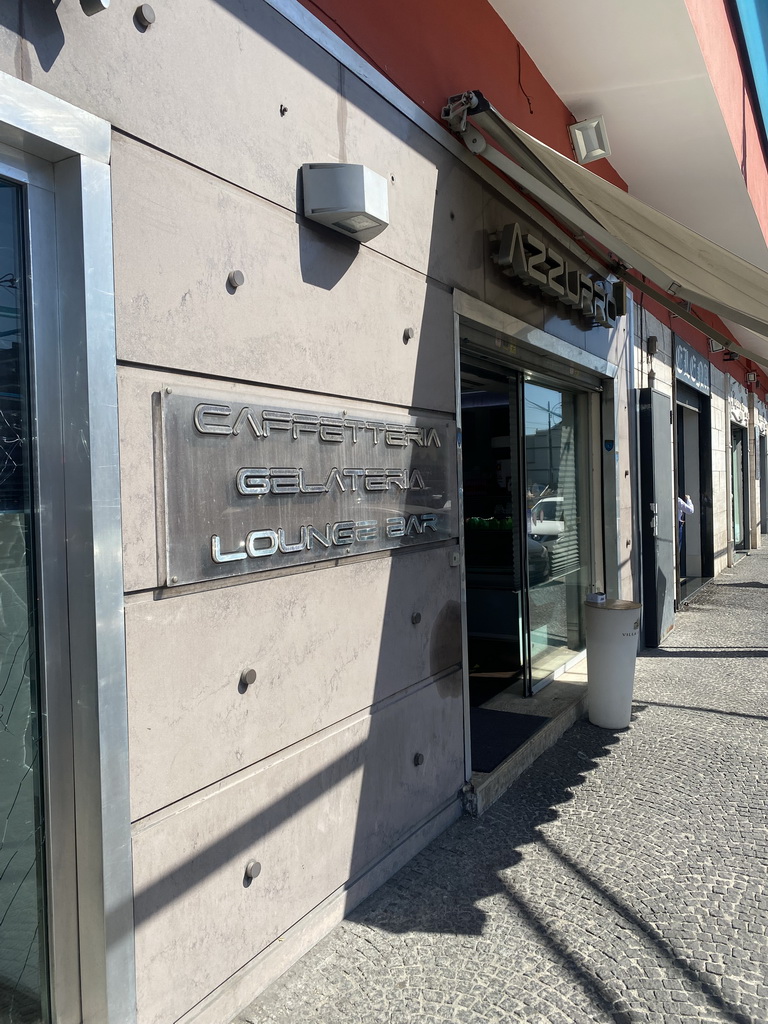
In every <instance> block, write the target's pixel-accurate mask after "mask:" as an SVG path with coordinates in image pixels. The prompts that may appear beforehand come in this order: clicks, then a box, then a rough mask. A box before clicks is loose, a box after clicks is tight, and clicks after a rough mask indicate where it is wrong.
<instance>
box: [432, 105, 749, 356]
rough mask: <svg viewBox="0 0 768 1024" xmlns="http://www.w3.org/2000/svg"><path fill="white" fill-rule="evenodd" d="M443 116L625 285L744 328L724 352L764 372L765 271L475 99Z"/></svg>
mask: <svg viewBox="0 0 768 1024" xmlns="http://www.w3.org/2000/svg"><path fill="white" fill-rule="evenodd" d="M443 117H444V118H445V120H447V121H449V123H450V125H451V128H452V129H453V130H454V131H456V132H457V133H458V134H460V135H462V136H463V138H464V141H465V142H466V144H467V146H468V148H469V149H471V150H472V151H473V152H476V153H478V154H480V153H482V155H483V157H484V158H485V159H486V160H488V161H489V162H490V163H493V164H494V165H495V166H497V167H499V169H500V170H502V171H503V172H504V173H505V174H507V175H508V176H509V177H511V178H512V179H513V180H514V181H516V182H517V184H518V185H520V186H521V187H522V188H523V189H525V191H527V192H528V193H530V194H531V195H533V196H534V197H535V198H536V199H537V200H538V201H539V202H540V203H541V204H542V205H543V206H545V207H546V208H547V209H549V210H550V211H551V212H552V213H553V214H555V215H556V216H557V217H558V218H559V219H561V220H564V221H565V222H567V223H568V224H570V225H571V227H572V228H574V229H576V230H577V231H578V232H584V233H586V234H588V235H589V236H590V237H591V238H593V239H594V240H595V241H596V242H597V243H599V244H600V245H601V246H603V247H604V248H606V249H607V250H608V251H609V252H611V253H613V254H614V256H615V257H616V258H617V261H618V262H619V264H620V265H621V266H620V267H619V268H618V271H617V272H618V273H619V275H620V276H621V277H623V278H624V279H625V280H627V281H628V282H629V283H630V284H633V283H635V284H636V283H637V279H635V278H633V277H632V275H630V274H628V273H626V271H628V270H629V268H633V269H634V270H636V271H637V272H638V273H640V274H642V275H643V276H645V277H647V278H648V279H649V280H650V281H652V282H654V284H656V285H657V286H658V287H659V288H660V289H662V290H663V291H664V292H667V293H669V294H670V295H673V296H675V297H676V298H678V299H683V300H687V301H689V302H691V303H693V304H695V305H697V306H699V307H701V308H702V309H706V310H709V311H710V312H712V313H715V314H716V315H717V316H720V317H723V318H725V319H726V320H728V321H731V322H733V323H734V324H738V325H740V326H742V327H744V328H747V329H748V331H749V332H753V333H751V334H750V335H747V337H746V339H745V340H747V341H748V342H749V344H748V345H743V346H740V347H738V348H736V346H734V345H733V344H732V343H730V342H729V346H730V347H733V348H735V349H736V351H741V352H743V353H744V355H747V356H749V357H750V358H753V359H755V360H758V361H759V362H761V363H762V364H764V365H766V366H768V273H766V272H765V271H763V270H761V269H760V268H758V267H755V266H753V265H752V264H751V263H749V262H747V261H746V260H744V259H742V258H741V257H740V256H736V255H735V254H734V253H732V252H729V251H728V250H727V249H724V248H722V246H719V245H717V244H716V243H714V242H711V241H709V240H708V239H706V238H703V237H702V236H701V235H698V234H697V233H696V232H695V231H692V230H691V229H690V228H687V227H685V225H683V224H679V223H678V222H677V221H675V220H673V219H672V218H671V217H668V216H666V214H663V213H659V211H658V210H654V209H653V208H652V207H650V206H648V205H647V203H643V202H641V201H640V200H639V199H636V198H635V197H634V196H631V195H628V194H627V193H626V192H624V191H622V189H620V188H617V187H616V186H615V185H612V184H611V183H610V182H608V181H605V180H604V179H603V178H601V177H599V175H597V174H594V173H593V172H592V171H590V170H588V169H587V168H586V167H582V166H581V165H580V164H577V163H576V162H575V161H573V160H570V159H568V157H565V156H563V155H562V154H561V153H558V152H557V151H556V150H554V149H550V147H549V146H546V145H544V143H542V142H539V141H538V139H535V138H534V137H533V136H531V135H528V134H527V133H526V132H524V131H523V130H522V129H521V128H518V127H517V126H516V125H514V124H511V123H510V122H509V121H507V120H505V118H503V117H502V116H501V114H499V112H498V111H497V110H496V109H495V108H494V107H493V106H492V105H491V104H490V103H489V102H488V101H487V100H486V99H485V97H484V96H483V95H482V93H479V92H469V93H464V94H463V95H462V96H460V97H459V96H455V97H452V98H451V99H450V100H449V103H448V106H446V108H445V109H444V111H443ZM468 120H469V121H470V122H471V124H472V125H474V126H475V127H476V128H479V129H480V131H482V132H483V133H484V134H485V135H487V136H488V137H489V138H491V139H492V140H493V141H494V142H495V143H496V144H497V145H498V146H499V147H500V149H501V151H502V152H501V153H500V152H499V151H498V150H496V149H495V148H494V147H492V146H487V144H486V141H485V139H484V138H483V137H482V136H481V135H479V133H478V132H473V131H472V128H471V127H470V126H469V125H468V123H467V121H468ZM509 158H511V159H509ZM686 319H687V318H686ZM702 329H703V330H704V331H705V332H709V333H710V334H711V331H710V329H709V328H707V326H706V325H704V324H702ZM739 333H740V335H741V334H743V332H739Z"/></svg>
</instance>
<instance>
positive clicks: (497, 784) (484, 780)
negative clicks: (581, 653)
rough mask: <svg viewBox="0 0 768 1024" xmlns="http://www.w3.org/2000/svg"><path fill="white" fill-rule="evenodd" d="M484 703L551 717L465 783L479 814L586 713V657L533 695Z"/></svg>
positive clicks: (468, 804) (472, 809)
mask: <svg viewBox="0 0 768 1024" xmlns="http://www.w3.org/2000/svg"><path fill="white" fill-rule="evenodd" d="M484 707H487V708H492V709H494V710H497V711H513V712H515V713H517V714H519V715H538V716H541V717H544V718H548V719H549V721H548V722H547V724H546V725H544V726H543V727H542V728H541V729H539V730H538V731H537V732H535V733H534V734H533V736H531V738H530V739H529V740H526V742H525V743H524V744H523V745H522V746H521V747H518V749H517V750H515V751H514V753H512V754H510V756H509V757H508V758H507V759H506V760H505V761H502V763H501V764H500V765H499V766H498V767H497V768H494V770H493V771H492V772H488V773H487V774H484V773H482V772H473V773H472V778H471V780H470V781H469V782H468V783H467V785H466V786H465V787H464V807H465V809H466V810H467V811H468V812H469V813H470V814H472V815H475V816H476V817H479V816H480V815H481V814H483V813H484V812H485V811H487V810H488V808H489V807H490V806H491V805H492V804H494V803H495V802H496V801H497V800H498V799H499V797H501V796H502V795H503V794H504V793H505V792H506V791H507V790H508V789H509V787H510V786H511V785H512V783H513V782H514V781H515V779H517V778H518V777H519V776H520V775H522V773H523V772H524V771H525V770H526V769H527V768H530V766H531V765H532V764H533V762H534V761H535V760H536V758H537V757H539V756H540V755H541V754H543V753H544V751H545V750H549V748H550V747H551V746H552V745H553V744H555V743H556V742H557V741H558V740H559V739H560V737H561V736H562V735H563V733H564V732H565V731H566V729H569V728H570V727H571V726H572V725H573V723H574V722H576V721H578V720H579V719H580V718H583V717H584V715H585V714H586V712H587V667H586V660H583V661H581V662H580V663H579V664H578V665H577V666H575V667H574V668H572V669H570V670H569V671H567V672H564V673H563V674H562V675H560V676H558V677H557V678H556V679H554V680H553V681H552V682H551V683H549V685H548V686H545V687H544V689H543V690H540V691H539V692H538V693H536V694H534V695H533V697H518V696H516V695H513V694H506V693H505V694H499V695H498V697H495V698H494V699H493V700H491V701H489V702H488V703H487V704H485V705H484Z"/></svg>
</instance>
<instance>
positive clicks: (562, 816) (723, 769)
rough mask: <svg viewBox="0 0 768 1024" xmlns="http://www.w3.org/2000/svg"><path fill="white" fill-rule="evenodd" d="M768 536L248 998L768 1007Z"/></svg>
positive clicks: (278, 1006)
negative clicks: (622, 695)
mask: <svg viewBox="0 0 768 1024" xmlns="http://www.w3.org/2000/svg"><path fill="white" fill-rule="evenodd" d="M766 655H768V549H766V550H764V552H762V553H753V554H752V555H751V556H750V557H748V558H744V559H743V560H742V561H741V562H739V563H738V565H737V566H736V567H735V569H732V570H728V571H727V572H726V573H724V574H722V575H721V576H720V577H719V578H718V580H717V582H716V583H714V584H711V585H709V586H708V587H706V588H705V589H704V590H703V591H701V592H700V593H699V594H698V595H697V596H695V597H694V598H693V599H692V600H691V602H690V606H689V608H688V610H687V611H686V612H684V613H681V614H680V615H679V616H678V620H677V626H676V628H675V631H674V633H673V634H672V635H671V637H670V638H669V640H668V641H667V643H666V644H665V647H664V649H663V650H659V651H654V652H646V653H645V654H644V655H643V656H642V657H641V658H640V659H639V661H638V671H637V683H636V687H635V714H634V718H633V723H632V726H631V728H630V729H629V730H628V731H625V732H617V733H610V732H605V731H603V730H600V729H597V728H595V727H594V726H591V725H590V724H589V723H588V722H587V721H586V720H584V721H581V722H579V723H577V724H576V725H575V726H573V727H572V728H571V729H570V730H569V731H568V732H567V733H566V734H565V736H564V737H563V738H562V739H561V740H560V741H559V742H558V744H557V745H556V746H555V747H554V748H552V749H551V750H550V751H548V752H547V753H546V754H544V755H543V756H542V757H541V758H540V759H539V760H538V761H536V762H535V764H534V765H533V767H532V768H531V769H529V771H527V772H526V773H525V774H524V775H523V776H522V777H521V778H520V779H519V780H518V782H517V783H515V785H514V786H513V787H512V788H511V789H510V790H509V792H508V793H507V794H506V796H505V797H504V798H503V799H502V800H501V801H500V802H499V803H497V804H496V805H495V806H494V807H492V808H491V810H490V811H488V813H487V814H486V815H485V816H483V817H482V818H480V819H471V818H463V819H462V820H460V821H459V822H458V823H457V824H456V825H455V826H453V827H452V828H451V829H449V830H448V831H447V832H446V833H445V834H444V835H443V836H441V837H440V838H439V839H437V840H436V841H435V842H434V843H432V845H431V846H429V847H428V848H427V849H426V850H425V851H424V852H423V853H422V854H420V855H419V856H418V857H417V858H415V859H414V860H413V861H412V862H411V863H410V864H409V865H407V866H406V868H405V869H404V870H402V871H401V872H400V873H399V874H398V875H396V876H395V878H393V879H392V880H391V881H390V882H389V883H387V884H386V885H385V886H383V887H382V888H381V889H379V890H378V891H377V892H376V893H375V894H374V895H373V896H372V897H370V898H369V899H368V900H367V901H366V902H365V903H363V904H361V906H360V907H359V908H357V910H356V911H354V912H353V914H352V915H351V917H350V919H349V920H347V921H345V922H344V923H343V924H342V925H340V926H339V927H338V928H337V929H336V930H335V931H334V932H333V933H332V934H331V935H329V936H328V937H327V938H326V939H325V940H323V941H322V942H321V943H320V944H319V945H318V946H316V947H315V948H314V949H313V950H312V951H311V952H310V953H309V954H308V955H307V956H305V957H304V959H303V960H302V961H300V962H299V963H298V964H297V965H296V966H295V967H294V968H292V969H291V970H290V971H289V972H288V973H287V974H286V975H285V976H284V977H283V978H282V979H281V980H280V981H278V982H277V983H276V984H274V985H273V986H272V987H271V988H270V989H268V990H267V991H266V992H265V993H264V994H263V995H262V997H261V998H260V999H259V1000H258V1001H257V1002H256V1003H254V1004H253V1005H252V1006H251V1007H250V1008H249V1010H248V1011H247V1012H246V1013H245V1014H243V1015H242V1016H241V1017H240V1018H239V1021H240V1022H241V1024H242V1022H245V1021H248V1022H251V1024H316V1022H317V1024H319V1022H323V1024H337V1022H338V1024H341V1022H344V1024H358V1022H359V1024H369V1022H370V1024H374V1022H375V1024H422V1022H429V1024H443V1022H448V1021H451V1022H453V1021H459V1022H468V1024H469V1022H471V1024H493V1022H507V1021H509V1022H516V1021H525V1022H536V1024H604V1022H620V1024H646V1022H649V1024H650V1022H659V1024H661V1022H663V1024H678V1022H679V1024H682V1022H686V1024H687V1022H694V1021H696V1022H708V1024H715V1022H717V1024H765V1022H766V1021H768V936H767V935H766V926H767V925H768V886H766V866H767V862H768V834H767V833H768V828H766V825H767V820H766V819H767V817H768V810H767V809H768V741H767V740H766V723H767V722H768V668H767V666H768V661H766Z"/></svg>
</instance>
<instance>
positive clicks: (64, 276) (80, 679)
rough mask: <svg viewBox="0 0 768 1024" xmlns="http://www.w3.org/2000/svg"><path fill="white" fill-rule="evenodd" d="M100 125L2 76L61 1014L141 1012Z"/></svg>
mask: <svg viewBox="0 0 768 1024" xmlns="http://www.w3.org/2000/svg"><path fill="white" fill-rule="evenodd" d="M110 137H111V132H110V126H109V125H108V124H107V123H106V122H103V121H101V120H100V119H98V118H95V117H93V116H92V115H90V114H88V113H86V112H84V111H82V110H78V109H77V108H75V107H72V106H71V105H69V104H67V103H65V102H63V101H62V100H59V99H57V98H56V97H53V96H50V95H48V94H46V93H44V92H41V91H40V90H38V89H35V88H33V87H32V86H30V85H28V84H26V83H24V82H20V81H18V80H17V79H15V78H13V77H12V76H9V75H6V74H4V73H2V72H0V162H2V161H3V160H4V158H6V159H7V158H8V156H9V154H10V152H11V150H13V151H18V152H19V154H20V155H19V158H18V160H17V161H16V162H17V172H16V174H14V175H13V176H14V177H16V180H24V181H27V183H28V189H27V191H28V197H29V204H28V211H29V246H30V262H31V270H32V273H31V278H32V280H31V297H32V300H31V313H32V352H33V358H32V376H33V409H34V411H35V414H36V416H37V423H38V428H39V429H38V430H37V431H36V433H37V437H38V438H40V439H43V440H45V441H46V444H40V445H38V450H37V451H36V453H35V454H36V461H37V485H38V495H39V516H40V525H39V533H38V538H37V540H38V543H39V551H40V558H39V563H40V566H39V573H40V578H39V586H40V594H41V619H40V622H41V644H42V647H41V662H42V664H43V668H44V671H43V673H42V674H43V680H42V686H43V694H42V700H43V704H44V709H45V713H46V719H47V728H46V740H45V742H46V749H45V755H46V758H45V760H46V766H47V770H46V794H47V795H46V808H45V813H46V821H47V823H48V829H49V836H50V842H49V844H48V855H47V858H48V863H47V873H48V889H49V915H48V916H49V931H50V940H49V946H50V956H49V959H50V971H51V1000H52V1010H53V1019H54V1021H55V1022H56V1024H70V1022H72V1024H76V1022H78V1021H80V1020H83V1021H87V1022H91V1021H93V1022H98V1024H131V1022H132V1021H134V1020H135V1017H136V1009H135V1005H136V998H135V969H134V948H133V884H132V868H131V834H130V804H129V765H128V722H127V699H126V668H125V629H124V620H123V574H122V542H121V523H120V477H119V461H118V454H119V453H118V421H117V372H116V355H115V324H114V283H113V273H112V208H111V194H110V170H109V156H110ZM36 158H37V159H36ZM40 160H42V161H45V162H46V164H47V165H48V170H47V171H46V169H45V166H44V165H42V164H40V162H39V161H40ZM51 167H52V170H50V168H51ZM51 439H53V440H58V441H60V442H61V443H60V447H58V450H57V449H56V445H55V444H51V443H49V442H50V440H51ZM62 455H63V458H62ZM64 523H66V535H65V537H64V532H63V531H64V526H63V524H64ZM64 539H66V548H64V546H63V540H64ZM64 551H66V562H65V560H64ZM67 669H68V670H67ZM72 814H74V830H73V828H72Z"/></svg>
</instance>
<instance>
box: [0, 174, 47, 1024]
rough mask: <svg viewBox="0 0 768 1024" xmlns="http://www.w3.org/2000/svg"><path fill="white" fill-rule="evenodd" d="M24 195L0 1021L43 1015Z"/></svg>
mask: <svg viewBox="0 0 768 1024" xmlns="http://www.w3.org/2000/svg"><path fill="white" fill-rule="evenodd" d="M22 208H23V193H22V190H21V188H20V187H19V186H18V185H16V184H15V183H13V182H9V181H5V180H3V179H0V1021H9V1022H13V1024H15V1022H23V1024H36V1022H38V1021H41V1020H42V1019H43V1017H44V1015H45V1014H44V1010H43V1007H44V1004H45V1002H46V999H45V994H44V993H45V987H46V986H45V978H46V970H45V968H44V959H45V929H44V926H43V921H44V897H43V893H44V884H43V827H42V813H41V796H40V779H41V764H40V742H39V712H38V688H37V682H38V679H37V676H38V673H37V667H36V650H35V619H34V596H33V573H32V568H33V566H32V549H31V514H32V502H31V498H30V492H31V473H30V444H29V440H30V436H31V432H30V429H29V402H28V386H27V374H26V366H27V331H26V315H25V296H24V281H25V275H24V245H23V233H22V224H23V221H22Z"/></svg>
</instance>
